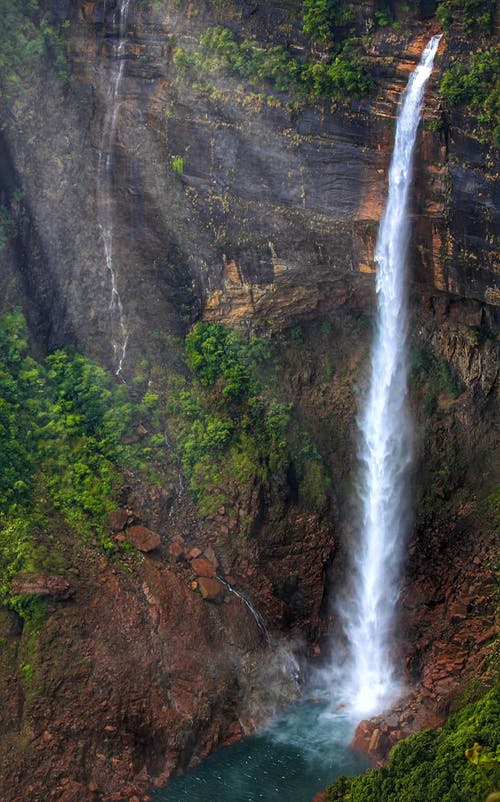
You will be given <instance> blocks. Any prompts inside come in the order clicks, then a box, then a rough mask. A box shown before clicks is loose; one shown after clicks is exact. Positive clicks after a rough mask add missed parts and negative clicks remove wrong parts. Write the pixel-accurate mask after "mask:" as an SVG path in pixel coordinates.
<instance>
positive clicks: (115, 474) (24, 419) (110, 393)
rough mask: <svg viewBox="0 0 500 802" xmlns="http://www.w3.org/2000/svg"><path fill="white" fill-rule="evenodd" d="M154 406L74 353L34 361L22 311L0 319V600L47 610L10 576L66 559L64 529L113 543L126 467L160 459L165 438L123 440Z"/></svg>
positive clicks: (28, 611)
mask: <svg viewBox="0 0 500 802" xmlns="http://www.w3.org/2000/svg"><path fill="white" fill-rule="evenodd" d="M155 403H156V396H155V395H154V394H152V393H150V392H149V393H148V392H147V393H145V395H144V396H143V398H142V399H141V401H140V402H139V403H136V404H134V403H133V402H132V401H131V399H130V397H129V394H128V390H127V388H126V386H125V385H123V384H118V383H116V381H115V380H114V378H113V377H112V376H111V375H109V374H108V373H106V371H104V370H103V369H102V368H100V367H99V366H98V365H95V364H94V363H92V362H90V361H89V360H87V359H85V358H84V357H82V356H79V355H77V354H75V355H70V354H68V353H66V352H64V351H56V352H55V353H53V354H51V355H50V356H48V357H47V359H46V360H45V362H44V363H40V362H37V361H35V360H34V359H33V358H32V357H30V356H29V355H27V332H26V324H25V321H24V318H23V316H22V315H21V314H20V313H18V312H13V313H10V314H6V315H4V316H3V317H1V318H0V436H1V439H2V451H1V453H0V603H8V604H9V605H10V606H11V607H14V609H16V610H17V611H18V612H19V613H20V614H22V615H23V616H25V617H32V616H34V615H38V614H40V609H39V604H38V603H36V602H34V601H33V600H31V599H20V598H17V599H15V598H12V596H11V593H10V581H11V579H12V577H13V576H14V575H15V574H16V573H18V572H20V571H25V572H30V571H36V570H49V571H50V570H59V569H60V568H61V566H63V565H64V560H63V559H62V558H61V556H60V555H59V554H58V552H57V548H56V547H55V544H54V540H55V538H54V536H53V534H52V532H53V530H54V529H57V527H58V526H59V528H61V527H62V528H64V527H69V528H70V529H71V531H72V533H74V534H75V535H77V536H80V537H84V536H87V535H89V534H90V533H91V532H95V534H96V535H97V536H98V538H99V540H100V542H101V545H102V546H103V547H104V548H105V549H109V550H113V549H114V546H113V544H112V543H111V542H110V541H109V540H108V539H107V536H106V529H105V526H104V524H105V517H106V514H107V512H108V511H109V510H110V509H111V507H112V506H113V505H114V502H113V497H114V494H115V491H116V488H117V485H118V484H119V483H120V481H121V479H122V473H121V472H122V470H123V469H124V468H125V467H127V469H129V470H130V469H135V470H138V471H143V472H146V470H147V464H148V462H149V461H150V460H153V462H154V460H155V458H156V457H160V456H161V449H160V443H159V442H158V438H156V439H155V438H154V436H152V437H150V438H149V439H148V438H145V440H143V441H141V442H140V443H139V442H136V443H128V444H125V443H124V435H125V434H129V433H130V432H131V431H133V427H134V424H137V422H139V421H147V420H148V419H149V418H150V417H151V416H153V415H154V414H155V413H154V408H155ZM149 478H150V479H151V476H149ZM153 478H154V476H153ZM42 543H43V544H44V545H42ZM51 543H52V546H53V547H50V546H48V545H47V544H51Z"/></svg>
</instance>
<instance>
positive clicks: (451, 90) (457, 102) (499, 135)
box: [439, 47, 500, 147]
mask: <svg viewBox="0 0 500 802" xmlns="http://www.w3.org/2000/svg"><path fill="white" fill-rule="evenodd" d="M499 74H500V49H499V48H498V47H489V48H488V49H486V50H483V51H482V52H479V53H475V54H474V55H473V56H471V57H470V59H469V61H468V62H467V63H466V64H462V63H460V64H455V65H454V66H452V67H450V69H448V70H446V72H445V73H444V74H443V78H442V80H441V85H440V87H439V92H440V94H441V97H442V98H443V99H444V100H445V101H446V102H447V103H448V105H449V106H452V107H456V106H463V107H465V108H467V110H468V111H469V112H470V113H471V114H473V115H474V116H475V117H477V120H478V124H479V131H478V133H479V138H480V139H483V140H488V139H493V142H494V144H495V146H497V147H500V85H499V82H498V75H499Z"/></svg>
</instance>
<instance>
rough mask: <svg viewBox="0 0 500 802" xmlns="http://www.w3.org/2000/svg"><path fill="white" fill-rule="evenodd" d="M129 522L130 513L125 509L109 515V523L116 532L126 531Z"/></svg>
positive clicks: (112, 511) (113, 511)
mask: <svg viewBox="0 0 500 802" xmlns="http://www.w3.org/2000/svg"><path fill="white" fill-rule="evenodd" d="M127 521H128V512H127V510H124V509H116V510H111V512H110V513H109V514H108V523H109V525H110V527H111V529H113V530H114V531H115V532H120V530H122V529H125V527H126V525H127Z"/></svg>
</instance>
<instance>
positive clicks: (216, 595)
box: [198, 576, 225, 603]
mask: <svg viewBox="0 0 500 802" xmlns="http://www.w3.org/2000/svg"><path fill="white" fill-rule="evenodd" d="M198 585H199V588H200V593H201V595H202V596H203V598H204V599H206V600H207V601H213V602H219V603H220V602H222V601H224V595H225V591H224V587H223V586H222V585H221V583H220V582H219V581H218V580H217V579H212V578H211V577H208V576H200V579H199V583H198Z"/></svg>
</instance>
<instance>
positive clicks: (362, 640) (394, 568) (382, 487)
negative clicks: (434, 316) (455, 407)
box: [340, 36, 441, 718]
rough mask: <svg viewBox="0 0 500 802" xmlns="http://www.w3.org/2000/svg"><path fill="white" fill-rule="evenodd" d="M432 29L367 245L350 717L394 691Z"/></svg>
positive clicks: (347, 694)
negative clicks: (414, 274) (415, 259)
mask: <svg viewBox="0 0 500 802" xmlns="http://www.w3.org/2000/svg"><path fill="white" fill-rule="evenodd" d="M440 38H441V37H440V36H434V37H432V39H431V40H430V42H429V43H428V45H427V47H426V48H425V50H424V52H423V54H422V57H421V60H420V63H419V65H418V67H417V68H416V69H415V71H414V72H413V73H412V75H411V76H410V79H409V82H408V85H407V87H406V89H405V91H404V93H403V96H402V99H401V105H400V109H399V114H398V120H397V128H396V137H395V144H394V150H393V156H392V161H391V166H390V171H389V193H388V199H387V205H386V209H385V213H384V216H383V219H382V222H381V224H380V229H379V235H378V240H377V245H376V249H375V259H376V262H377V283H376V289H377V297H378V318H377V330H376V335H375V340H374V344H373V351H372V357H371V377H370V385H369V390H368V394H367V397H366V401H365V407H364V411H363V412H362V414H361V416H360V419H359V432H360V447H359V463H360V487H359V497H360V506H361V522H360V538H359V541H357V542H356V543H355V544H352V546H351V548H352V558H351V574H352V584H351V586H350V588H349V592H348V598H346V600H344V601H343V602H341V604H340V615H341V619H342V622H343V627H344V631H345V634H346V638H347V644H348V656H347V660H346V662H345V663H344V665H343V666H342V669H341V674H342V676H341V680H340V685H341V692H342V694H341V695H342V697H343V700H342V701H344V702H345V704H346V706H347V708H348V709H349V710H350V711H351V712H352V713H353V715H355V716H357V717H358V718H359V717H363V716H366V715H370V714H374V713H375V712H379V711H380V710H382V709H384V708H385V707H386V706H387V705H388V704H389V703H390V702H391V701H393V700H394V698H395V697H396V696H397V695H398V693H399V692H400V691H401V686H400V685H399V681H398V676H397V673H398V672H397V670H396V667H395V664H394V657H393V650H394V645H395V640H394V620H395V615H396V605H397V600H398V593H399V587H398V579H399V572H400V565H401V557H402V551H403V546H404V543H405V538H406V530H407V526H408V520H409V500H408V492H407V480H408V471H409V467H410V464H411V459H412V425H411V420H410V415H409V411H408V408H407V353H406V352H407V345H406V340H407V328H408V320H407V317H408V312H407V291H406V280H405V259H406V252H407V247H408V232H409V224H408V209H407V205H408V195H409V188H410V186H411V182H412V154H413V150H414V146H415V140H416V134H417V128H418V123H419V119H420V109H421V104H422V100H423V95H424V89H425V84H426V82H427V80H428V78H429V76H430V74H431V71H432V65H433V61H434V57H435V55H436V52H437V48H438V45H439V41H440Z"/></svg>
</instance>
